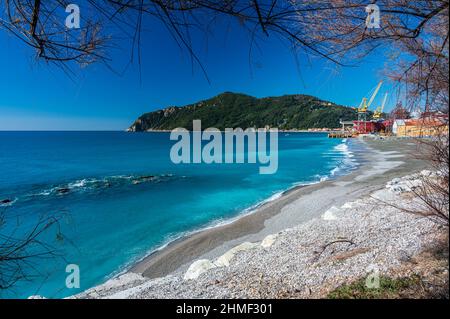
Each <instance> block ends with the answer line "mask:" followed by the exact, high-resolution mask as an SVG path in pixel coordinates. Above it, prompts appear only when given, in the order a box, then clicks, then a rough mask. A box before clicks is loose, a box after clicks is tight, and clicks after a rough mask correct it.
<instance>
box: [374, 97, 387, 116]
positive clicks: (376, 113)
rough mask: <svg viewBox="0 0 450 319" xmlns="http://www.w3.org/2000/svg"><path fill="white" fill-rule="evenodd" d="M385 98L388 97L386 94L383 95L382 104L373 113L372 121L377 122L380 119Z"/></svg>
mask: <svg viewBox="0 0 450 319" xmlns="http://www.w3.org/2000/svg"><path fill="white" fill-rule="evenodd" d="M387 97H388V94H387V93H386V94H385V95H384V99H383V103H381V105H380V106H379V107H377V109H376V110H375V111H374V112H373V119H374V120H379V119H380V118H381V115H382V114H383V110H384V105H385V104H386V100H387Z"/></svg>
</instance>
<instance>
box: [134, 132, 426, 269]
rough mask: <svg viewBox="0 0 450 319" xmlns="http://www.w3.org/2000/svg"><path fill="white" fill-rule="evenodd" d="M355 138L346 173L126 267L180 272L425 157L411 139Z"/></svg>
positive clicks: (412, 167)
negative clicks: (352, 165) (358, 152)
mask: <svg viewBox="0 0 450 319" xmlns="http://www.w3.org/2000/svg"><path fill="white" fill-rule="evenodd" d="M355 142H356V141H355ZM357 143H363V145H364V148H365V149H366V150H365V151H364V154H362V158H363V164H362V166H361V167H360V168H359V169H358V170H356V171H354V172H352V173H351V174H349V175H347V176H343V177H340V178H338V179H336V180H329V181H324V182H321V183H318V184H314V185H309V186H303V187H297V188H294V189H292V190H290V191H288V192H286V193H285V194H283V196H281V197H280V198H278V199H276V200H274V201H272V202H269V203H266V204H264V205H263V206H261V207H259V208H258V209H257V210H255V211H254V212H253V213H252V214H250V215H247V216H243V217H242V218H240V219H238V220H236V221H234V222H232V223H230V224H227V225H223V226H219V227H216V228H212V229H207V230H204V231H200V232H198V233H196V234H194V235H191V236H189V237H187V238H182V239H179V240H176V241H174V242H172V243H171V244H169V245H168V246H167V247H165V248H164V249H162V250H160V251H157V252H155V253H153V254H152V255H150V256H148V257H147V258H145V259H144V260H142V261H141V262H139V263H137V264H136V265H135V266H134V267H132V268H131V269H130V272H131V273H137V274H142V275H143V276H145V277H147V278H158V277H163V276H166V275H168V274H171V273H173V272H178V273H181V272H184V271H186V270H187V268H188V267H189V265H190V264H191V263H192V262H193V261H195V260H198V259H214V258H217V257H218V256H221V255H222V254H224V253H225V252H227V251H229V250H230V249H231V248H233V247H236V246H237V245H239V244H241V243H244V242H257V241H262V240H263V239H264V238H265V237H266V236H267V235H269V234H274V233H277V232H280V231H282V230H284V229H286V228H289V227H293V226H295V225H299V224H302V223H305V222H307V221H309V220H311V219H313V218H317V217H320V216H321V214H323V213H324V212H325V211H327V210H329V209H330V208H331V207H333V206H335V207H338V206H341V205H343V204H345V203H347V202H349V201H353V200H356V199H358V198H361V197H363V196H366V195H368V194H370V193H372V192H373V191H375V190H377V189H379V188H380V187H383V185H384V184H386V183H387V182H388V181H389V180H391V179H392V178H394V177H397V176H403V175H406V174H409V173H411V172H414V171H418V170H421V169H423V168H425V163H424V162H422V161H421V160H418V159H417V158H415V157H414V156H413V153H414V151H415V150H416V145H415V144H414V143H411V142H405V141H399V140H395V139H391V140H375V139H373V138H365V139H360V140H359V141H357Z"/></svg>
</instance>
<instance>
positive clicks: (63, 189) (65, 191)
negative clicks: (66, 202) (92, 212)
mask: <svg viewBox="0 0 450 319" xmlns="http://www.w3.org/2000/svg"><path fill="white" fill-rule="evenodd" d="M56 191H57V192H58V194H66V193H68V192H70V188H58V189H57V190H56Z"/></svg>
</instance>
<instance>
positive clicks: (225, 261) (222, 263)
mask: <svg viewBox="0 0 450 319" xmlns="http://www.w3.org/2000/svg"><path fill="white" fill-rule="evenodd" d="M257 246H258V244H255V243H249V242H245V243H242V244H240V245H238V246H236V247H234V248H232V249H230V250H229V251H227V252H226V253H225V254H223V255H222V256H220V257H219V258H217V260H216V261H215V262H214V264H215V265H216V266H217V267H228V266H230V261H231V259H233V257H234V255H235V254H236V253H238V252H240V251H245V250H250V249H253V248H255V247H257Z"/></svg>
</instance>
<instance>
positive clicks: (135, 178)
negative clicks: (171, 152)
mask: <svg viewBox="0 0 450 319" xmlns="http://www.w3.org/2000/svg"><path fill="white" fill-rule="evenodd" d="M174 178H175V176H174V175H173V174H160V175H113V176H106V177H102V178H83V179H78V180H74V181H71V182H68V183H63V184H57V185H51V186H50V187H48V188H43V189H38V190H35V191H33V192H30V193H28V194H25V195H24V196H23V198H24V199H28V200H30V199H35V198H36V197H48V196H66V195H69V194H82V193H87V194H89V193H94V192H102V191H107V190H109V189H111V188H117V187H124V186H132V185H135V186H137V185H140V184H149V183H161V182H166V181H169V180H172V179H174ZM16 200H17V198H16Z"/></svg>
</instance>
